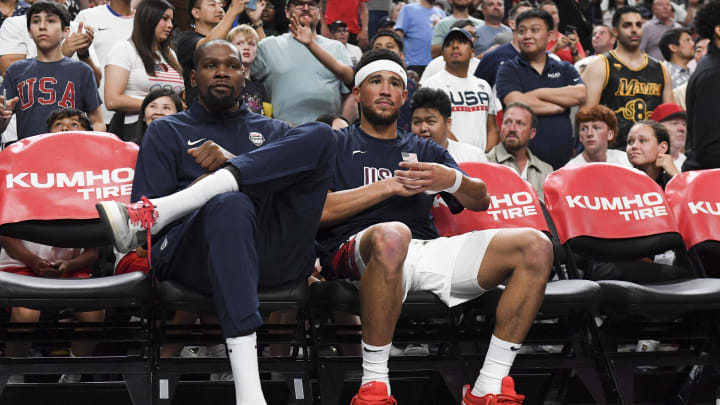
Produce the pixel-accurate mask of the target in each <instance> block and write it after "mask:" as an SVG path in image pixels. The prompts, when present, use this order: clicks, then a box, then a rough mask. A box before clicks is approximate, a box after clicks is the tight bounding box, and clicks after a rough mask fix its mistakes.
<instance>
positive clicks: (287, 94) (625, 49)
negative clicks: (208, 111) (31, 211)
mask: <svg viewBox="0 0 720 405" xmlns="http://www.w3.org/2000/svg"><path fill="white" fill-rule="evenodd" d="M183 2H184V0H175V1H171V0H139V1H131V0H109V1H107V2H106V1H105V0H95V1H90V2H89V3H88V2H75V1H70V0H35V1H31V2H26V1H24V0H7V1H6V0H2V1H0V73H1V74H2V77H0V83H2V84H1V85H0V92H1V96H0V101H1V103H0V104H1V105H2V107H0V132H1V133H2V138H1V139H0V150H1V149H2V148H4V147H6V146H7V145H9V144H12V143H13V142H16V141H18V140H21V139H24V138H28V137H31V136H34V135H38V134H43V133H48V132H58V131H75V130H94V131H107V132H110V133H114V134H115V135H117V136H119V137H120V138H121V139H122V140H125V141H130V142H136V143H138V144H139V145H142V144H143V134H144V133H145V131H146V130H147V128H148V125H150V123H151V122H152V121H153V120H156V119H163V117H165V116H168V115H172V114H175V113H177V112H180V111H183V110H186V109H189V108H191V106H192V105H194V104H195V103H196V98H197V94H196V92H197V87H198V86H197V77H196V73H195V69H196V68H197V62H198V61H197V57H196V52H195V51H196V49H198V48H199V47H201V46H202V45H203V44H206V43H208V42H210V41H213V40H216V39H226V40H227V41H229V42H231V43H232V44H233V45H235V46H236V47H237V49H238V51H239V54H240V55H241V57H242V66H238V67H237V68H238V69H241V70H242V74H243V76H244V78H245V80H244V88H243V90H242V92H241V98H242V100H243V103H244V105H245V106H246V107H247V109H248V110H250V111H251V112H253V113H256V114H261V115H265V116H267V117H272V118H276V119H279V120H281V121H284V122H286V123H287V124H289V125H290V126H296V125H299V124H304V123H308V122H312V121H320V122H325V123H327V124H328V125H331V126H332V127H333V128H343V127H346V126H348V125H353V124H354V123H355V122H357V121H358V119H359V118H360V116H359V115H360V112H359V110H360V109H359V106H358V97H359V96H358V93H357V91H356V90H355V88H356V83H354V70H353V68H354V66H355V65H357V64H358V63H359V62H360V60H361V58H362V56H363V53H364V52H367V51H368V50H370V49H376V48H385V49H388V50H390V51H392V52H393V53H394V54H396V55H397V56H398V57H399V58H400V59H401V60H402V61H403V63H404V65H405V66H406V68H407V70H408V79H407V87H406V92H407V96H406V99H405V100H403V103H404V104H403V106H402V108H401V109H400V112H399V116H397V117H392V119H393V120H395V119H397V122H398V125H397V126H398V128H399V130H401V131H408V132H413V133H415V134H416V135H417V136H419V137H423V138H429V139H432V140H433V141H434V142H436V143H438V144H439V145H440V146H442V147H443V148H445V149H447V150H448V151H449V153H450V155H451V156H452V157H453V158H454V159H455V160H456V161H458V162H467V161H479V162H480V161H490V162H494V163H499V164H502V165H506V166H509V167H511V168H512V169H513V170H515V171H516V172H517V173H518V175H520V176H521V177H522V178H523V179H525V180H527V181H528V182H529V183H530V184H532V186H533V187H534V188H535V190H536V191H537V194H538V196H539V197H540V198H541V199H542V198H543V189H542V185H543V181H544V179H545V178H546V177H547V175H548V174H549V173H551V172H552V171H553V170H558V169H560V168H562V167H564V166H574V165H580V164H588V163H592V162H607V163H613V164H618V165H622V166H626V167H634V168H636V169H639V170H641V171H643V172H645V173H647V174H648V175H649V176H650V177H652V178H653V179H655V180H656V181H657V182H658V184H660V185H662V186H664V185H665V184H666V183H667V181H668V180H669V179H670V178H671V177H672V176H674V175H676V174H678V173H679V172H680V171H682V170H691V169H706V168H717V167H720V124H719V123H718V122H720V121H718V120H717V119H716V117H717V115H718V112H719V111H718V106H720V103H718V97H720V96H718V95H719V94H720V91H715V89H716V88H718V86H720V80H715V78H716V77H718V76H719V75H720V50H719V47H720V1H719V0H704V1H703V0H646V1H642V0H603V1H601V2H584V1H573V0H566V1H563V2H555V1H553V0H544V1H542V2H534V1H532V0H531V1H514V2H503V1H502V0H481V1H477V0H447V1H442V2H441V1H436V0H415V1H413V0H409V1H408V2H405V1H398V0H353V1H342V0H325V1H321V0H258V1H252V2H248V1H247V0H228V2H224V1H223V0H189V1H188V2H187V4H184V3H183ZM86 3H87V4H86ZM179 3H183V4H179ZM85 5H86V6H87V7H85V8H83V6H85ZM251 6H252V7H254V8H250V7H251ZM506 7H508V8H507V9H506ZM561 9H573V10H577V11H578V13H563V17H564V18H565V19H567V21H561V18H560V16H561V13H560V11H561ZM177 10H186V11H187V12H188V13H189V16H186V17H188V18H189V19H190V22H191V27H189V29H186V30H182V29H181V28H179V27H176V26H175V23H174V21H175V20H176V19H177V18H178V16H177ZM571 15H572V16H574V17H572V18H570V17H569V16H571ZM581 27H583V29H580V28H581ZM583 33H591V34H590V35H587V37H584V36H583ZM718 79H720V77H719V78H718ZM218 86H220V87H222V84H218ZM218 91H220V90H218ZM388 102H389V103H392V102H393V101H388ZM48 116H49V117H50V118H51V119H50V120H48V119H47V117H48ZM263 141H264V139H263ZM0 153H2V152H0ZM0 244H1V245H2V247H3V249H2V255H1V256H0V270H3V271H8V270H7V269H11V270H12V271H18V272H21V273H22V274H34V275H39V276H43V277H57V276H62V277H79V276H83V277H84V276H89V273H87V272H85V270H84V269H85V268H86V267H89V266H90V265H91V264H92V262H93V261H94V260H95V257H96V254H95V252H94V251H93V250H86V251H80V250H72V249H70V250H53V249H54V248H51V247H46V246H40V245H34V244H31V243H30V242H24V241H18V240H12V239H10V238H2V239H0ZM133 254H135V255H136V256H133V257H132V258H133V260H134V261H133V263H134V265H135V266H136V267H138V266H137V263H138V262H141V261H142V259H143V258H144V256H143V253H142V252H135V253H133ZM13 260H14V261H13ZM6 262H7V263H8V264H7V265H5V263H6ZM2 266H5V267H2ZM139 267H142V265H139ZM17 269H22V271H20V270H17ZM122 271H125V270H122ZM122 271H121V272H122ZM36 315H37V314H35V313H34V312H29V310H28V311H25V310H24V309H13V312H12V316H13V317H15V318H16V319H18V320H29V321H32V320H33V319H36ZM80 316H81V317H82V316H83V315H80ZM89 316H90V317H91V318H88V319H94V320H101V319H102V316H103V314H100V313H95V314H91V315H89ZM193 319H194V318H193ZM26 349H27V348H25V347H22V348H10V349H9V352H19V351H23V350H26ZM77 350H79V351H81V352H82V351H85V352H87V351H88V350H90V349H89V348H87V347H80V348H78V349H77Z"/></svg>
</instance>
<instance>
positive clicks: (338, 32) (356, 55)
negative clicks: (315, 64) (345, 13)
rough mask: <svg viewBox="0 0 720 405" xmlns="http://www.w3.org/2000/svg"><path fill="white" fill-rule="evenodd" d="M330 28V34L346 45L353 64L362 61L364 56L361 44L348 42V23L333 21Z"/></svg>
mask: <svg viewBox="0 0 720 405" xmlns="http://www.w3.org/2000/svg"><path fill="white" fill-rule="evenodd" d="M328 29H329V30H330V35H331V37H332V39H334V40H336V41H340V42H342V43H343V45H345V48H346V49H347V52H348V55H350V60H351V61H352V65H353V66H355V65H357V63H358V62H359V61H360V58H361V57H362V49H360V47H359V46H355V45H353V44H351V43H348V39H350V31H348V25H347V24H345V21H343V20H336V21H333V22H332V23H331V24H330V25H329V26H328Z"/></svg>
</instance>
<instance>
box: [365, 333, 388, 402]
mask: <svg viewBox="0 0 720 405" xmlns="http://www.w3.org/2000/svg"><path fill="white" fill-rule="evenodd" d="M391 346H392V343H388V344H387V345H385V346H372V345H369V344H367V343H365V341H363V342H362V349H363V351H362V358H363V363H362V368H363V376H362V384H365V383H367V382H370V381H380V382H384V383H385V386H386V387H387V390H388V396H389V395H390V377H389V376H388V372H389V370H388V359H389V358H390V347H391Z"/></svg>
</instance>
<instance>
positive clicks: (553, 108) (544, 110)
mask: <svg viewBox="0 0 720 405" xmlns="http://www.w3.org/2000/svg"><path fill="white" fill-rule="evenodd" d="M504 101H505V104H506V105H507V104H510V103H512V102H513V101H521V102H523V103H525V104H527V105H529V106H530V108H532V110H533V111H534V112H535V114H537V115H540V116H543V115H555V114H560V113H562V112H563V111H564V110H565V108H564V107H562V106H560V105H557V104H554V103H550V102H547V101H543V100H540V99H539V98H538V97H537V96H535V95H532V94H530V93H520V92H519V91H515V92H512V93H510V94H508V95H507V96H505V99H504Z"/></svg>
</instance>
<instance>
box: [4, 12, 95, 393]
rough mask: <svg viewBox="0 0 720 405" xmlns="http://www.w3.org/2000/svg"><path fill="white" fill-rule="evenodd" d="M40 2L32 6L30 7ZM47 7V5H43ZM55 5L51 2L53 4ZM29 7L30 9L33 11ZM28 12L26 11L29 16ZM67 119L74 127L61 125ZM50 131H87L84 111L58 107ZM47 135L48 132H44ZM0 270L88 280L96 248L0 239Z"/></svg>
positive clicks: (18, 349)
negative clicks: (63, 246) (74, 247)
mask: <svg viewBox="0 0 720 405" xmlns="http://www.w3.org/2000/svg"><path fill="white" fill-rule="evenodd" d="M38 4H42V3H35V5H33V6H32V7H35V6H37V5H38ZM46 4H48V3H46ZM53 4H54V3H53ZM32 7H31V8H32ZM30 12H31V11H28V13H30ZM66 120H70V121H71V122H75V123H77V128H74V126H75V125H73V124H68V123H63V121H66ZM47 129H48V131H49V132H61V131H68V130H79V131H90V130H91V129H92V128H91V127H90V120H89V119H88V117H87V115H85V113H84V112H82V111H80V110H77V109H72V108H61V109H58V110H55V111H53V112H52V113H51V114H50V117H49V118H48V120H47ZM43 132H47V131H43ZM0 245H2V247H3V249H2V251H1V252H0V271H5V272H8V273H14V274H21V275H25V276H35V277H50V278H88V277H90V275H91V272H92V271H91V269H90V266H92V264H93V263H94V262H95V260H97V250H96V249H94V248H93V249H84V250H83V249H68V248H58V247H52V246H46V245H41V244H39V243H34V242H28V241H24V240H19V239H15V238H10V237H7V236H0ZM75 317H76V318H77V319H78V320H79V321H82V322H102V321H103V320H104V319H105V311H104V310H99V311H89V312H76V313H75ZM10 318H11V321H12V322H37V321H39V320H40V311H38V310H36V309H30V308H24V307H14V308H11V309H10ZM30 345H31V343H30V342H7V343H6V344H5V355H6V356H9V357H19V356H27V355H28V354H29V352H30ZM94 349H95V343H94V342H85V341H77V342H73V343H72V347H71V349H70V356H90V355H92V353H93V350H94ZM81 377H82V375H81V374H63V375H62V376H61V377H60V381H59V382H60V383H77V382H80V379H81ZM23 381H24V376H22V375H17V376H13V377H11V378H10V380H9V381H8V382H9V383H22V382H23Z"/></svg>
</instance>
